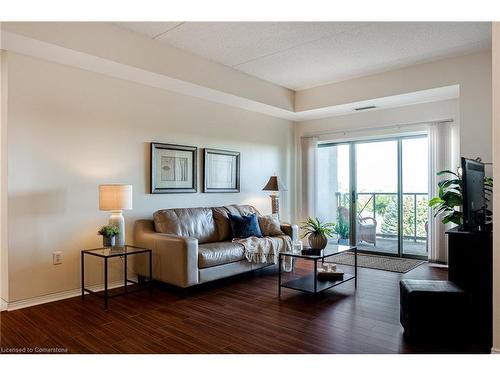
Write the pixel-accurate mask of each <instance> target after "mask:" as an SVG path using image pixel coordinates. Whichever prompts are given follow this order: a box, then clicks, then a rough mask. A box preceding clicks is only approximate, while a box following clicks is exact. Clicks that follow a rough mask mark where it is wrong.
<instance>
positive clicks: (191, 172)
mask: <svg viewBox="0 0 500 375" xmlns="http://www.w3.org/2000/svg"><path fill="white" fill-rule="evenodd" d="M197 160H198V148H197V147H193V146H181V145H172V144H166V143H151V174H150V176H151V193H152V194H168V193H196V191H197V185H196V173H197Z"/></svg>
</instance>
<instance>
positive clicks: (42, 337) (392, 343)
mask: <svg viewBox="0 0 500 375" xmlns="http://www.w3.org/2000/svg"><path fill="white" fill-rule="evenodd" d="M308 266H309V265H308V264H304V263H299V264H298V270H299V272H305V271H306V268H307V267H308ZM446 277H447V271H446V270H445V269H442V268H436V267H432V266H429V265H428V264H424V265H422V266H420V267H417V268H416V269H414V270H412V271H410V272H408V273H406V274H399V273H393V272H386V271H379V270H372V269H366V268H360V269H359V283H358V289H357V290H355V289H354V282H347V283H345V284H343V285H341V286H339V287H336V288H334V289H331V290H329V291H327V292H325V293H324V294H321V295H319V296H312V295H307V294H303V293H301V292H296V291H293V290H289V289H283V291H282V297H281V299H278V297H277V270H276V267H268V268H266V269H264V270H261V271H257V272H255V273H253V274H252V273H251V274H246V275H241V276H237V277H233V278H230V279H226V280H221V281H218V282H215V283H212V284H210V285H206V286H203V287H200V288H197V289H195V290H192V291H190V292H189V294H188V295H184V296H182V295H181V294H179V293H177V292H176V291H172V290H170V289H169V288H166V287H164V286H157V287H155V290H154V293H153V299H149V295H148V292H147V291H140V292H138V293H135V294H131V295H128V296H124V297H119V298H116V299H112V300H111V301H110V308H109V311H104V310H103V304H102V300H101V299H98V298H97V297H95V296H88V297H86V299H85V303H82V302H81V299H80V298H79V297H76V298H71V299H66V300H62V301H57V302H53V303H47V304H44V305H38V306H34V307H29V308H25V309H20V310H15V311H9V312H2V313H1V314H0V346H1V347H2V348H3V349H5V348H23V347H27V348H62V349H63V351H64V349H67V351H68V352H70V353H414V352H431V353H432V352H460V351H467V348H449V347H448V348H446V347H436V346H435V347H432V346H428V347H419V346H414V345H410V344H409V343H406V342H405V340H404V339H403V336H402V328H401V326H400V324H399V280H400V279H401V278H416V279H419V278H421V279H445V278H446ZM4 352H5V350H4Z"/></svg>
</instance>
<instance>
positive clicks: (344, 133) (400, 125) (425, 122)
mask: <svg viewBox="0 0 500 375" xmlns="http://www.w3.org/2000/svg"><path fill="white" fill-rule="evenodd" d="M443 122H453V119H452V118H448V119H444V120H431V121H418V122H408V123H405V124H397V125H388V126H381V127H370V128H360V129H344V130H334V131H331V130H324V131H317V132H311V133H305V134H304V135H303V136H302V137H301V138H309V137H314V136H321V135H334V134H343V135H347V134H350V133H359V132H364V131H370V130H389V129H400V128H404V127H407V126H415V125H424V124H439V123H443Z"/></svg>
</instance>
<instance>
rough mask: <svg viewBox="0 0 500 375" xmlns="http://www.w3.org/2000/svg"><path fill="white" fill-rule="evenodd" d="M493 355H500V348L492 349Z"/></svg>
mask: <svg viewBox="0 0 500 375" xmlns="http://www.w3.org/2000/svg"><path fill="white" fill-rule="evenodd" d="M491 354H500V348H491Z"/></svg>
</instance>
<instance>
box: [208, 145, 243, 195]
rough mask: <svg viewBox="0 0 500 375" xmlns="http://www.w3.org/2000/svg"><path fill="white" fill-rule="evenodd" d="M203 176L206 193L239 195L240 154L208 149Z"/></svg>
mask: <svg viewBox="0 0 500 375" xmlns="http://www.w3.org/2000/svg"><path fill="white" fill-rule="evenodd" d="M203 176H204V178H203V180H204V181H203V192H204V193H239V191H240V153H239V152H235V151H224V150H215V149H211V148H206V149H205V150H204V153H203Z"/></svg>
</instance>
